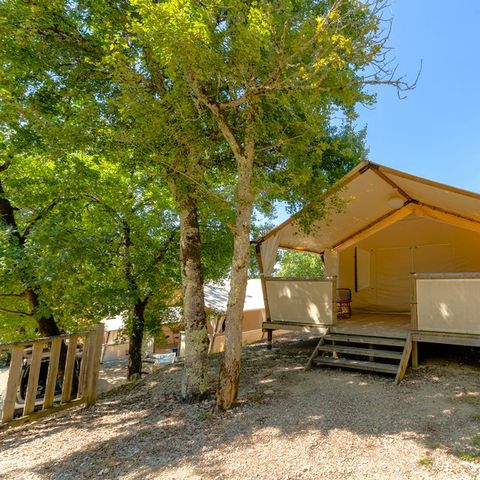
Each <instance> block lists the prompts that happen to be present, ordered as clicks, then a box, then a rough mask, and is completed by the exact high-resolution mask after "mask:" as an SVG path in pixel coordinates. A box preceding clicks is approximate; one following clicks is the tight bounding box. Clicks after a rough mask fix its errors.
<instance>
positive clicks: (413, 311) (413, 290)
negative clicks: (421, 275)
mask: <svg viewBox="0 0 480 480" xmlns="http://www.w3.org/2000/svg"><path fill="white" fill-rule="evenodd" d="M410 298H411V300H410V330H412V331H417V330H418V305H417V279H416V278H415V274H414V273H411V274H410Z"/></svg>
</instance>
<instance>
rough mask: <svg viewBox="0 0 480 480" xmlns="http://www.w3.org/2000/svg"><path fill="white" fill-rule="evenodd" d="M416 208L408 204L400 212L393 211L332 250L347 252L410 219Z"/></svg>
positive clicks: (345, 239)
mask: <svg viewBox="0 0 480 480" xmlns="http://www.w3.org/2000/svg"><path fill="white" fill-rule="evenodd" d="M414 208H415V204H413V203H407V204H406V205H404V206H403V207H402V208H399V209H398V210H392V211H390V212H388V213H386V214H385V215H383V216H381V217H380V218H377V220H375V221H374V222H372V223H369V224H368V225H367V226H365V227H363V228H361V229H360V230H358V231H356V232H355V233H353V234H352V235H349V236H348V237H346V238H344V239H343V240H341V241H340V242H337V243H336V244H335V245H333V247H332V250H335V251H337V252H340V251H342V250H345V249H346V248H348V247H351V246H352V245H355V244H357V243H358V242H360V241H362V240H364V239H365V238H368V237H370V236H372V235H373V234H375V233H377V232H380V231H381V230H383V229H384V228H387V227H389V226H390V225H393V224H394V223H396V222H398V221H399V220H402V219H404V218H405V217H408V216H409V215H411V214H412V212H413V210H414Z"/></svg>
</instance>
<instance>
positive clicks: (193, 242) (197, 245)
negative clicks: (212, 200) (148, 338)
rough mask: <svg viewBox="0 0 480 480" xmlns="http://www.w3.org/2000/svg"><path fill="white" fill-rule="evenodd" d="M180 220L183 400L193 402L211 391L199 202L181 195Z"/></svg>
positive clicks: (178, 201)
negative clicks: (183, 324)
mask: <svg viewBox="0 0 480 480" xmlns="http://www.w3.org/2000/svg"><path fill="white" fill-rule="evenodd" d="M177 205H178V210H179V217H180V256H181V263H182V284H183V310H184V317H185V323H186V325H185V367H184V370H183V378H182V396H183V398H184V399H185V400H187V401H189V402H194V401H197V400H200V399H202V398H204V397H205V395H206V394H207V391H208V371H207V362H208V334H207V319H206V315H205V302H204V294H203V267H202V259H201V238H200V227H199V224H198V208H197V201H196V199H195V198H194V197H193V196H191V195H188V194H185V195H183V196H182V198H181V199H179V198H178V195H177Z"/></svg>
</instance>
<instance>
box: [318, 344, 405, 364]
mask: <svg viewBox="0 0 480 480" xmlns="http://www.w3.org/2000/svg"><path fill="white" fill-rule="evenodd" d="M318 350H319V351H320V352H332V353H333V352H337V353H344V354H350V355H361V356H364V357H377V358H391V359H394V360H400V359H401V358H402V352H400V351H392V350H378V349H373V348H372V349H370V348H360V347H350V346H344V345H335V346H333V345H321V346H320V347H319V348H318Z"/></svg>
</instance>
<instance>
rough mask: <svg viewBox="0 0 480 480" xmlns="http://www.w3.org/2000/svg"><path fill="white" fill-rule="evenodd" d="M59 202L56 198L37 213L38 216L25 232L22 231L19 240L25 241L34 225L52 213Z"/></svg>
mask: <svg viewBox="0 0 480 480" xmlns="http://www.w3.org/2000/svg"><path fill="white" fill-rule="evenodd" d="M58 202H59V199H58V198H56V199H55V200H53V202H52V203H51V204H50V205H48V206H47V207H45V208H44V209H43V210H42V211H41V212H39V214H38V215H37V216H36V217H35V218H34V219H33V220H32V221H31V222H30V223H29V224H28V225H27V227H26V228H25V230H24V231H23V234H22V235H21V239H22V241H25V240H26V239H27V238H28V236H29V235H30V233H31V232H32V230H33V228H34V227H35V225H36V224H37V223H38V222H39V221H40V220H42V219H43V218H45V216H46V215H47V214H48V213H49V212H50V211H52V210H53V209H54V208H55V206H56V205H57V204H58Z"/></svg>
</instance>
